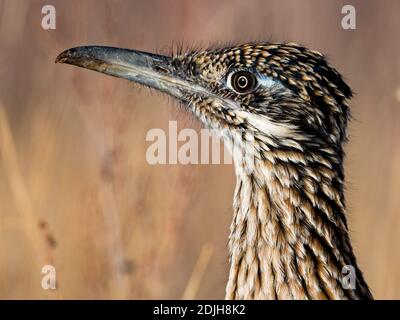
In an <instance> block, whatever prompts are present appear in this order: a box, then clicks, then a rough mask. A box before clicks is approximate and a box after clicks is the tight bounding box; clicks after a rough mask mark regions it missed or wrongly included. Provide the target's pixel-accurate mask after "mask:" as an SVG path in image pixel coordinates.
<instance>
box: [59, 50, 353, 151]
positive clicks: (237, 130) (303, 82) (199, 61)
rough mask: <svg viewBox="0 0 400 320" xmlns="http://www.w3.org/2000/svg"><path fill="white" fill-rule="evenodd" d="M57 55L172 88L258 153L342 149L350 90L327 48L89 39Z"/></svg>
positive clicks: (232, 138)
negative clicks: (162, 45) (139, 44)
mask: <svg viewBox="0 0 400 320" xmlns="http://www.w3.org/2000/svg"><path fill="white" fill-rule="evenodd" d="M56 62H60V63H68V64H72V65H76V66H79V67H83V68H87V69H91V70H94V71H98V72H102V73H105V74H108V75H111V76H115V77H120V78H124V79H127V80H130V81H133V82H136V83H139V84H142V85H145V86H148V87H151V88H154V89H157V90H159V91H162V92H164V93H167V94H169V95H171V96H173V97H175V98H176V99H178V100H179V101H180V102H182V104H183V105H185V107H186V108H187V109H188V110H189V111H190V112H192V113H193V114H194V115H195V116H196V117H197V118H198V119H200V121H201V122H203V123H204V124H205V125H206V126H207V127H208V128H212V129H217V130H219V131H221V132H223V136H224V138H225V139H226V140H229V141H231V142H233V143H234V144H235V145H238V146H242V147H241V148H244V147H243V146H245V145H249V144H251V146H252V147H253V148H254V149H255V154H256V157H259V158H265V157H266V158H268V157H270V155H271V154H273V153H274V152H281V153H282V151H288V152H290V151H293V152H303V153H304V152H306V153H307V152H310V153H312V152H316V151H318V152H321V150H325V151H326V152H327V153H328V154H335V155H336V156H337V155H338V154H339V155H341V153H342V142H343V141H345V140H346V127H347V120H348V118H349V107H348V99H349V98H351V90H350V88H349V87H348V86H347V85H346V83H345V82H344V81H343V79H342V77H341V75H340V74H339V73H338V72H337V71H336V70H335V69H333V68H332V67H331V66H329V65H328V63H327V61H326V59H325V58H324V56H323V55H322V54H320V53H319V52H316V51H312V50H309V49H307V48H304V47H302V46H299V45H296V44H293V43H288V44H270V43H249V44H243V45H239V46H232V47H226V48H221V49H212V50H204V51H193V52H187V53H184V54H178V55H175V56H164V55H156V54H151V53H146V52H140V51H135V50H129V49H120V48H112V47H100V46H85V47H77V48H72V49H68V50H66V51H64V52H63V53H61V54H60V55H59V56H58V57H57V60H56Z"/></svg>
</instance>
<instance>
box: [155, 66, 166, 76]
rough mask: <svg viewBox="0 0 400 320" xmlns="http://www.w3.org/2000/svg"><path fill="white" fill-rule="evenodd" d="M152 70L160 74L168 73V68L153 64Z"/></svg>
mask: <svg viewBox="0 0 400 320" xmlns="http://www.w3.org/2000/svg"><path fill="white" fill-rule="evenodd" d="M154 70H155V71H157V72H158V73H161V74H167V73H169V71H168V69H166V68H164V67H162V66H155V67H154Z"/></svg>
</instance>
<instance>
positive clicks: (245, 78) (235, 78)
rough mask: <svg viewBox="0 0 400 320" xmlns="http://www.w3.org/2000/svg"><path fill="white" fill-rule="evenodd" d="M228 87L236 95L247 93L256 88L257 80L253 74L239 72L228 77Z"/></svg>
mask: <svg viewBox="0 0 400 320" xmlns="http://www.w3.org/2000/svg"><path fill="white" fill-rule="evenodd" d="M228 85H229V86H230V87H231V88H232V89H233V90H235V91H236V92H237V93H248V92H250V91H252V90H254V89H255V88H256V86H257V79H256V76H255V75H254V74H253V73H251V72H249V71H245V70H241V71H237V72H234V73H232V74H231V75H230V76H229V77H228Z"/></svg>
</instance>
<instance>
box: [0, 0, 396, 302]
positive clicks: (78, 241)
mask: <svg viewBox="0 0 400 320" xmlns="http://www.w3.org/2000/svg"><path fill="white" fill-rule="evenodd" d="M48 2H49V3H51V4H53V5H54V6H55V7H56V10H57V29H56V30H50V31H46V30H43V29H42V28H41V19H42V14H41V9H42V6H43V5H46V4H48ZM344 4H353V5H354V6H355V7H356V10H357V29H356V30H347V31H346V30H343V29H342V28H341V18H342V14H341V8H342V6H343V5H344ZM399 18H400V2H399V1H396V0H392V1H390V0H385V1H372V0H370V1H367V0H363V1H361V0H360V1H354V0H353V1H330V2H329V3H328V2H327V1H317V0H310V1H296V0H290V1H288V0H276V1H239V0H238V1H218V2H217V1H204V0H194V1H161V0H160V1H155V0H150V1H122V0H121V1H111V0H110V1H105V0H96V1H95V0H83V1H78V0H74V1H72V0H71V1H56V0H52V1H39V0H33V1H28V0H18V1H14V0H13V1H11V0H0V298H2V299H6V298H12V299H14V298H29V299H32V298H40V299H42V298H51V299H62V298H64V299H72V298H77V299H81V298H99V299H100V298H102V299H108V298H129V299H132V298H136V299H146V298H167V299H180V298H210V299H217V298H223V297H224V288H225V281H226V278H227V257H228V252H227V237H228V231H229V224H230V220H231V216H232V213H231V203H232V193H233V190H234V172H233V167H232V166H231V165H190V166H184V165H164V166H163V165H158V166H151V165H149V164H148V163H147V162H146V159H145V151H146V148H147V147H148V145H149V143H148V142H146V141H145V135H146V132H147V131H148V130H149V129H152V128H162V129H164V130H167V128H168V121H169V120H178V126H179V127H180V128H185V127H193V128H195V129H196V130H200V128H201V126H200V125H199V124H198V123H197V122H196V121H195V120H194V119H192V118H190V117H189V116H186V115H185V114H184V113H183V111H182V110H178V108H176V105H175V104H174V103H173V102H172V101H170V100H168V99H167V98H165V97H164V96H162V95H160V94H156V93H154V92H152V93H149V91H148V90H147V89H138V88H137V87H134V86H133V85H132V84H130V83H128V82H126V81H123V80H119V79H114V78H111V77H106V76H104V75H100V74H97V73H94V72H89V71H87V70H83V69H78V68H74V67H70V66H66V65H55V64H54V59H55V57H56V55H57V54H58V53H59V52H61V51H62V50H64V49H66V48H69V47H73V46H77V45H86V44H99V45H110V46H119V47H128V48H136V49H139V50H147V51H156V52H161V53H163V52H164V53H165V52H169V51H170V48H171V47H172V45H173V44H176V43H182V42H183V43H184V44H186V45H188V46H191V45H202V46H209V45H215V44H219V43H220V44H224V43H229V42H242V41H254V40H273V41H293V42H298V43H302V44H304V45H306V46H309V47H311V48H313V49H316V50H319V51H322V52H324V53H327V54H328V56H329V58H330V60H331V63H332V64H333V65H334V66H335V67H337V68H338V69H339V70H340V71H341V72H342V73H343V74H344V76H345V77H346V79H347V81H348V82H349V84H350V86H351V87H352V88H353V89H354V91H355V92H356V96H355V98H354V100H353V103H352V107H353V115H354V118H355V120H354V121H353V122H352V123H351V128H350V134H351V135H350V143H349V144H348V145H347V159H346V175H347V186H348V188H347V189H348V190H347V203H348V216H349V220H350V222H349V224H350V228H351V236H352V240H353V245H354V247H355V251H356V254H357V256H358V259H359V261H360V266H361V268H362V269H363V270H364V272H365V274H366V278H367V280H368V282H369V284H370V286H371V288H372V291H373V293H374V295H375V297H376V298H381V299H385V298H396V299H399V298H400V250H399V244H400V232H399V228H400V215H399V212H398V210H399V208H400V198H399V192H400V145H399V137H400V120H399V119H400V42H399V32H400V28H399V27H400V19H399ZM45 264H52V265H54V266H55V267H56V271H57V286H58V289H57V290H56V291H51V290H49V291H45V290H43V289H42V288H41V279H42V276H43V275H42V274H41V267H42V266H43V265H45Z"/></svg>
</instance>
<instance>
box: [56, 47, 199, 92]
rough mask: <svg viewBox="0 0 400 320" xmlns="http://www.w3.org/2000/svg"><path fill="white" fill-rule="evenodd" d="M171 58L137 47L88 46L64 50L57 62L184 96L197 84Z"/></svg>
mask: <svg viewBox="0 0 400 320" xmlns="http://www.w3.org/2000/svg"><path fill="white" fill-rule="evenodd" d="M171 61H172V59H171V58H170V57H167V56H162V55H156V54H152V53H147V52H141V51H136V50H129V49H121V48H113V47H101V46H85V47H76V48H71V49H68V50H65V51H64V52H62V53H61V54H60V55H59V56H58V57H57V58H56V61H55V62H56V63H67V64H71V65H75V66H78V67H82V68H86V69H90V70H94V71H98V72H101V73H105V74H108V75H111V76H114V77H118V78H123V79H127V80H130V81H134V82H137V83H140V84H143V85H146V86H149V87H151V88H155V89H157V90H160V91H162V92H165V93H167V94H170V95H172V96H174V97H176V98H178V99H182V98H183V94H184V92H188V91H189V92H191V91H193V90H195V88H194V86H193V84H190V83H189V82H188V81H186V80H183V79H181V78H179V77H178V76H177V72H176V70H175V68H174V67H173V66H172V64H171Z"/></svg>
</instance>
